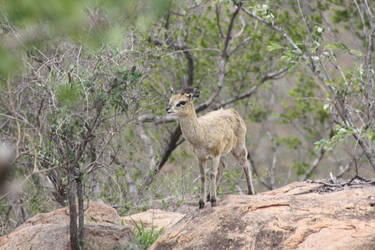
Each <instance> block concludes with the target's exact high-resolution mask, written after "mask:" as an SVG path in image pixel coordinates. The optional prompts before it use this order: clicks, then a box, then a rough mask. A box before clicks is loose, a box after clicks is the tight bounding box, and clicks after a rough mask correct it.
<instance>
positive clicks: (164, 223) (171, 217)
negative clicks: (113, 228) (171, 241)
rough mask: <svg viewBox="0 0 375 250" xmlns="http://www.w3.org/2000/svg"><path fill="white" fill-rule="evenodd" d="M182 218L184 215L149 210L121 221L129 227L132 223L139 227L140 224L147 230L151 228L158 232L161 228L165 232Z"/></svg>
mask: <svg viewBox="0 0 375 250" xmlns="http://www.w3.org/2000/svg"><path fill="white" fill-rule="evenodd" d="M182 217H184V214H181V213H175V212H166V211H163V210H160V209H149V210H147V211H145V212H142V213H137V214H133V215H129V216H125V217H123V220H124V221H125V223H127V224H130V225H131V224H134V223H137V224H138V225H140V224H141V223H142V224H143V225H144V227H145V228H146V229H148V230H150V229H152V227H154V229H156V230H160V229H161V228H163V229H164V230H165V229H168V228H170V227H171V226H173V225H174V224H176V222H178V221H179V220H181V219H182Z"/></svg>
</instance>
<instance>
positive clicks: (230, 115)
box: [167, 93, 254, 208]
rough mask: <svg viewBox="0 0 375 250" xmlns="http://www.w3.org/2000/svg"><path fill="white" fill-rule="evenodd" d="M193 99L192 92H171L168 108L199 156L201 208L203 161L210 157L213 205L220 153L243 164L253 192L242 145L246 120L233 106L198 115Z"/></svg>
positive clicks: (203, 189) (245, 150)
mask: <svg viewBox="0 0 375 250" xmlns="http://www.w3.org/2000/svg"><path fill="white" fill-rule="evenodd" d="M192 99H193V98H192V95H191V94H189V93H180V94H174V95H172V97H171V98H170V101H169V105H168V108H167V111H168V113H173V114H175V115H176V116H177V117H178V120H179V122H180V126H181V130H182V134H183V135H184V137H185V138H186V140H187V141H188V142H189V143H190V144H191V145H192V146H193V151H194V154H195V155H196V156H197V158H198V161H199V166H200V172H201V197H200V208H202V207H203V205H204V200H205V193H206V191H205V171H204V168H205V165H206V164H207V162H208V161H212V165H211V171H210V179H211V188H210V199H211V205H212V206H214V205H216V182H217V179H220V174H219V176H217V172H218V170H219V171H220V170H221V169H218V168H219V163H220V157H221V156H222V155H223V154H226V153H229V152H231V153H232V154H233V156H234V157H235V158H236V159H237V161H238V163H239V164H240V165H241V167H243V169H244V171H245V175H246V180H247V184H248V192H249V194H253V193H254V189H253V185H252V179H251V172H250V165H249V162H248V161H247V149H246V145H245V136H246V126H245V122H244V121H243V119H242V118H241V117H240V115H239V114H238V113H237V112H236V111H235V110H234V109H220V110H216V111H212V112H210V113H208V114H206V115H204V116H201V117H199V118H198V117H197V115H196V113H195V108H194V105H193V102H192ZM181 102H185V104H184V105H182V104H183V103H181ZM217 177H218V178H217ZM202 204H203V205H202Z"/></svg>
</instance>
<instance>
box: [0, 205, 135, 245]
mask: <svg viewBox="0 0 375 250" xmlns="http://www.w3.org/2000/svg"><path fill="white" fill-rule="evenodd" d="M120 222H121V218H120V216H119V215H118V214H117V212H116V210H115V209H113V208H112V207H110V206H108V205H105V204H102V203H95V202H92V203H89V204H88V205H87V206H86V211H85V224H86V225H85V249H117V248H118V249H124V248H125V247H126V244H127V242H129V241H130V240H132V239H133V231H132V227H131V226H128V225H125V226H120ZM0 249H2V250H8V249H9V250H13V249H20V250H24V249H39V250H53V249H56V250H57V249H58V250H60V249H70V243H69V209H68V208H62V209H58V210H55V211H52V212H50V213H43V214H38V215H36V216H34V217H32V218H30V219H29V220H27V221H26V222H25V223H24V224H22V225H21V226H19V227H18V228H17V229H16V230H15V231H13V232H12V233H10V234H9V235H6V236H3V237H1V238H0Z"/></svg>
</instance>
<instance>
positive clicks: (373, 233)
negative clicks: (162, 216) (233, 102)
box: [150, 182, 375, 250]
mask: <svg viewBox="0 0 375 250" xmlns="http://www.w3.org/2000/svg"><path fill="white" fill-rule="evenodd" d="M150 249H340V250H341V249H361V250H366V249H369V250H370V249H371V250H373V249H375V187H374V186H372V185H354V186H350V187H348V186H345V187H344V186H341V187H340V188H338V189H337V188H336V187H331V186H329V185H328V186H327V185H323V184H319V183H307V182H303V183H292V184H289V185H287V186H285V187H283V188H280V189H277V190H273V191H270V192H266V193H262V194H258V195H255V196H245V195H230V196H226V197H224V198H223V199H222V200H220V201H218V206H217V207H215V208H211V207H207V208H205V209H203V210H198V209H196V210H195V211H194V212H193V213H192V214H189V215H186V216H185V217H184V218H183V219H182V220H180V221H179V222H178V223H177V224H175V225H174V226H172V227H171V228H169V229H167V230H166V231H165V232H164V233H163V234H162V235H161V237H160V238H159V239H158V240H157V241H156V242H155V243H154V244H153V245H152V246H151V248H150Z"/></svg>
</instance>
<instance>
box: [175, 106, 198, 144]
mask: <svg viewBox="0 0 375 250" xmlns="http://www.w3.org/2000/svg"><path fill="white" fill-rule="evenodd" d="M178 120H179V122H180V126H181V131H182V134H183V135H184V136H185V138H186V139H187V140H188V141H189V142H190V143H191V144H193V145H194V144H198V143H200V142H201V138H202V131H201V128H200V127H199V123H198V117H197V114H196V113H195V109H194V107H192V112H190V113H189V114H188V115H185V116H182V117H179V118H178Z"/></svg>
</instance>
